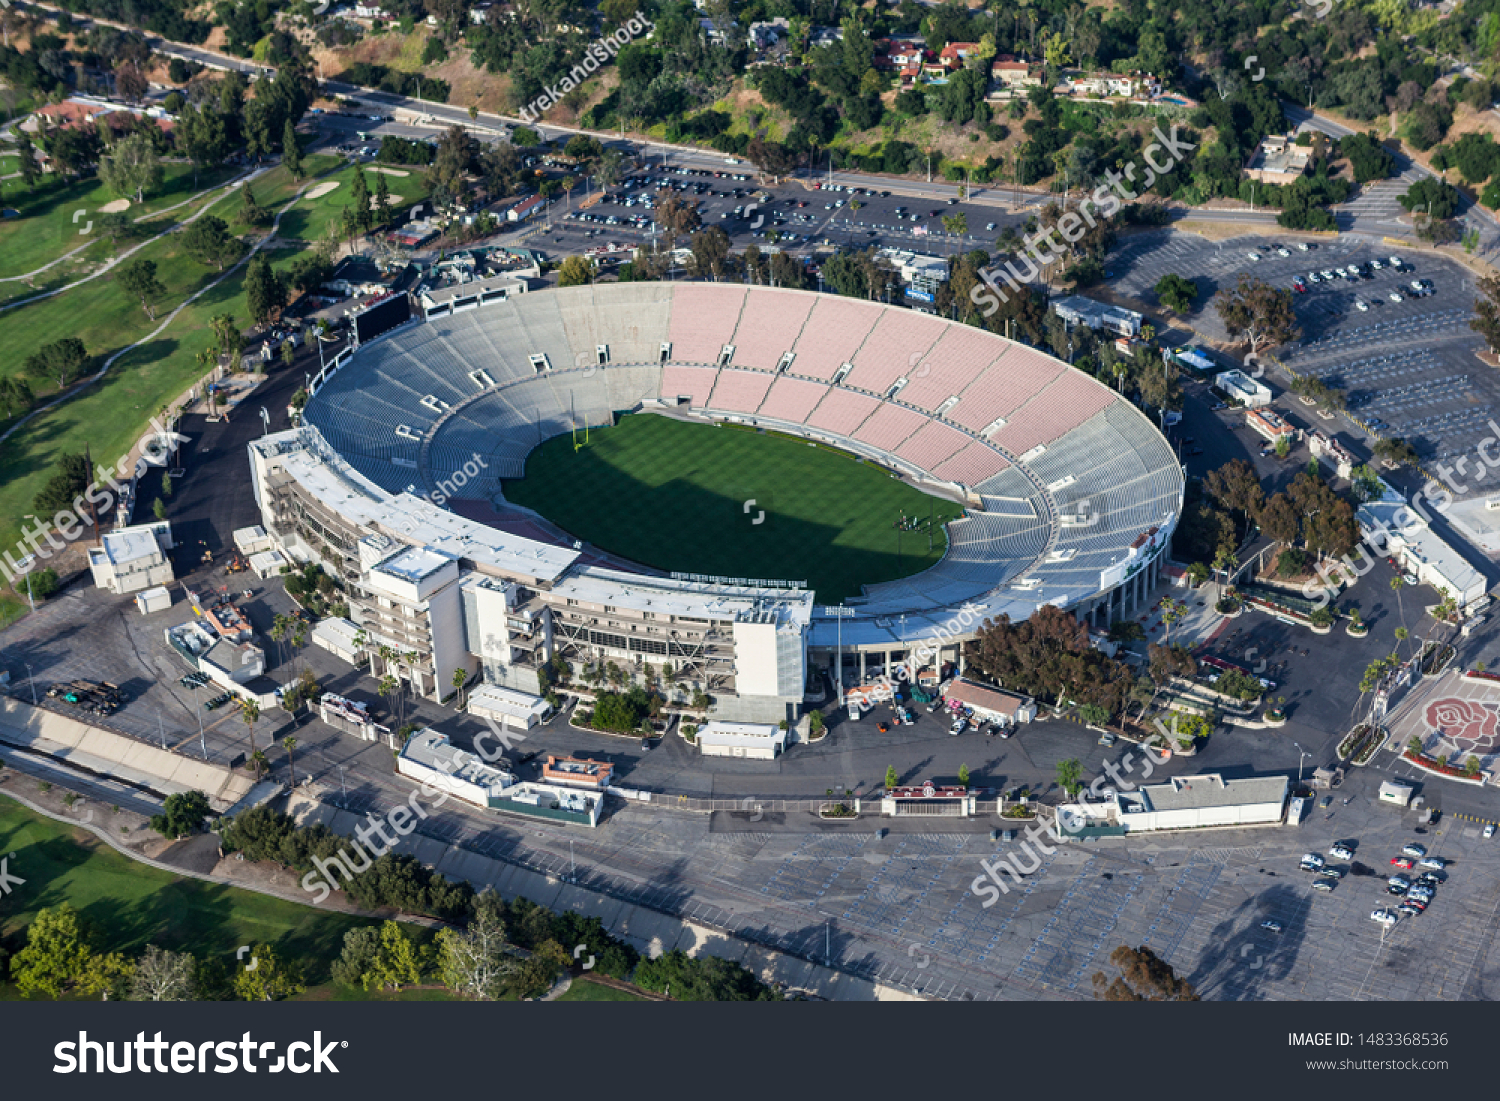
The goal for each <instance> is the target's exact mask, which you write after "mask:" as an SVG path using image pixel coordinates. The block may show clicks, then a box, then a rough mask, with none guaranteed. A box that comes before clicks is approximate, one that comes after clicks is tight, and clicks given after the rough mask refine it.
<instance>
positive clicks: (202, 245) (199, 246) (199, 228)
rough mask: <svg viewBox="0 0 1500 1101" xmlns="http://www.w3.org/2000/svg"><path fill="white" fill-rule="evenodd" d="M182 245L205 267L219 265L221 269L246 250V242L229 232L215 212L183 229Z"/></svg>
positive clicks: (225, 224) (226, 225)
mask: <svg viewBox="0 0 1500 1101" xmlns="http://www.w3.org/2000/svg"><path fill="white" fill-rule="evenodd" d="M182 247H183V250H184V251H185V252H186V253H187V254H188V255H189V256H191V257H192V258H193V259H194V260H196V261H198V263H200V264H202V265H203V266H204V267H217V268H218V269H219V270H220V271H223V270H224V265H225V264H228V263H232V262H234V261H235V260H238V259H239V258H240V254H241V253H242V252H244V250H245V245H244V243H243V242H242V241H241V240H240V239H239V238H238V237H236V236H234V234H232V233H230V232H229V226H228V224H227V223H226V222H225V221H224V219H223V218H219V217H216V216H215V215H213V214H205V215H203V216H202V217H201V218H199V219H197V220H196V221H194V222H193V224H192V225H190V226H188V228H187V229H185V230H183V232H182Z"/></svg>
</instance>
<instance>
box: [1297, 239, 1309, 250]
mask: <svg viewBox="0 0 1500 1101" xmlns="http://www.w3.org/2000/svg"><path fill="white" fill-rule="evenodd" d="M1297 250H1298V251H1299V252H1306V251H1307V250H1308V244H1307V242H1306V241H1298V242H1297Z"/></svg>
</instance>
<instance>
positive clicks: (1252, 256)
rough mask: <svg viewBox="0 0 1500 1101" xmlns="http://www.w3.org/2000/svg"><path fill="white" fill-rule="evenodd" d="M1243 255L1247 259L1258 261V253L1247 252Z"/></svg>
mask: <svg viewBox="0 0 1500 1101" xmlns="http://www.w3.org/2000/svg"><path fill="white" fill-rule="evenodd" d="M1245 255H1246V256H1247V257H1249V258H1250V259H1251V260H1259V259H1260V253H1258V252H1247V253H1245Z"/></svg>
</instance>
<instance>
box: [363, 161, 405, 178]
mask: <svg viewBox="0 0 1500 1101" xmlns="http://www.w3.org/2000/svg"><path fill="white" fill-rule="evenodd" d="M370 171H371V172H381V173H384V174H385V175H387V176H410V175H411V173H410V172H407V171H406V170H405V169H402V168H378V167H376V166H375V165H373V164H372V165H370Z"/></svg>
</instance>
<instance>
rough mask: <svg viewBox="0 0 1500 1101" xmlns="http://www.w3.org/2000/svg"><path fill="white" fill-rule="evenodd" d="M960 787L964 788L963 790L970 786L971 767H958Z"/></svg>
mask: <svg viewBox="0 0 1500 1101" xmlns="http://www.w3.org/2000/svg"><path fill="white" fill-rule="evenodd" d="M958 786H959V787H962V788H966V787H968V786H969V766H968V765H959V766H958Z"/></svg>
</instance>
